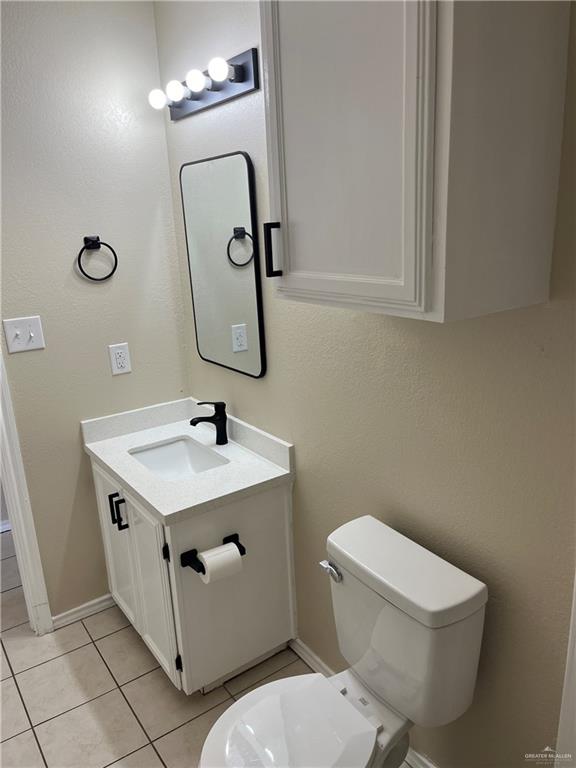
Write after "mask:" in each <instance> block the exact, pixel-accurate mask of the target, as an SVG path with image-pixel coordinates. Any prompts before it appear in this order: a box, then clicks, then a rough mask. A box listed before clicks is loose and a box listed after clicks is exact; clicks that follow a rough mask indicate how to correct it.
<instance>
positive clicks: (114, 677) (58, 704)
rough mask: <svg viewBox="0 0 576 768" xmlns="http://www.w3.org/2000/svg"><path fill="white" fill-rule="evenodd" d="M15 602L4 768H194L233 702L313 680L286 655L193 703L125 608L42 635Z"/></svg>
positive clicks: (8, 628)
mask: <svg viewBox="0 0 576 768" xmlns="http://www.w3.org/2000/svg"><path fill="white" fill-rule="evenodd" d="M11 591H12V592H16V589H13V590H11ZM20 592H21V590H20ZM4 594H10V593H9V592H6V593H3V596H4ZM21 599H22V600H23V598H21ZM17 603H18V601H17V600H16V599H13V600H12V602H11V603H10V604H9V605H8V608H7V611H6V615H4V614H5V611H4V609H5V607H6V606H5V605H4V603H3V605H2V610H3V625H2V635H1V640H2V643H1V645H2V648H1V662H2V667H1V668H2V682H1V683H0V689H1V690H0V692H1V697H2V731H1V737H2V744H1V745H0V752H1V760H0V763H1V765H2V766H3V768H43V767H44V766H47V767H48V768H79V767H80V766H82V768H104V766H112V765H113V766H116V767H117V768H161V767H162V766H165V767H166V768H193V767H194V766H196V765H197V762H198V759H199V757H200V753H201V751H202V745H203V743H204V739H205V738H206V735H207V734H208V731H209V730H210V728H211V727H212V724H213V723H214V722H215V721H216V720H217V718H218V717H219V716H220V715H221V714H222V712H223V711H224V710H225V709H226V708H227V707H229V706H230V704H232V703H233V702H234V700H235V699H239V698H240V697H241V696H243V695H244V694H245V693H247V692H248V691H250V690H252V689H254V688H256V687H258V686H259V685H262V684H263V683H267V682H270V681H272V680H276V679H278V678H281V677H288V676H291V675H301V674H306V673H307V672H310V669H309V667H307V666H306V664H304V662H303V661H301V660H300V659H299V658H298V657H297V656H296V655H295V654H294V653H293V652H292V651H291V650H288V649H287V650H284V651H281V652H280V653H278V654H277V655H276V656H273V657H272V658H270V659H267V660H266V661H264V662H262V663H261V664H259V665H258V666H256V667H253V668H252V669H249V670H247V671H246V672H243V673H242V674H241V675H238V676H237V677H235V678H234V679H233V680H230V681H229V682H227V683H226V684H225V685H223V686H221V687H219V688H217V689H216V690H214V691H212V692H210V693H209V694H207V695H206V696H202V695H201V694H199V693H197V694H194V695H192V696H186V695H185V694H183V693H182V692H180V691H177V690H176V688H174V686H173V685H172V683H171V682H170V681H169V680H168V678H167V677H166V675H165V674H164V672H163V671H162V669H160V667H159V666H158V664H157V663H156V660H155V659H154V658H153V657H152V655H151V654H150V653H149V651H148V649H147V648H146V646H145V645H144V643H143V642H142V640H141V639H140V638H139V636H138V635H137V633H136V632H135V631H134V630H133V629H132V627H131V626H129V625H128V622H127V621H126V619H125V618H124V616H123V614H122V613H121V611H120V610H119V609H118V608H116V607H114V608H109V609H107V610H105V611H102V612H101V613H97V614H95V615H93V616H90V617H89V618H87V619H84V620H83V621H79V622H76V623H74V624H69V625H68V626H66V627H63V628H62V629H58V630H56V632H53V633H52V634H49V635H44V636H42V637H36V636H35V635H34V634H33V633H32V631H31V630H30V628H29V627H28V624H27V622H26V618H25V612H24V614H22V612H21V610H22V606H19V607H18V606H17ZM19 611H20V612H19ZM18 618H20V619H22V618H24V621H23V622H22V621H21V622H18V621H17V620H18ZM15 622H17V623H16V624H15Z"/></svg>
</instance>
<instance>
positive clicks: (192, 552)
mask: <svg viewBox="0 0 576 768" xmlns="http://www.w3.org/2000/svg"><path fill="white" fill-rule="evenodd" d="M222 544H236V546H237V547H238V552H240V555H241V557H244V555H245V554H246V547H245V546H244V544H242V543H241V541H240V534H238V533H231V534H230V536H224V538H223V539H222ZM180 565H181V566H182V568H192V570H193V571H196V573H202V574H205V573H206V568H204V563H202V562H201V561H200V558H199V557H198V550H197V549H189V550H187V551H186V552H182V554H181V555H180Z"/></svg>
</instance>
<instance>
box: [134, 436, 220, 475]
mask: <svg viewBox="0 0 576 768" xmlns="http://www.w3.org/2000/svg"><path fill="white" fill-rule="evenodd" d="M128 453H130V455H131V456H133V457H134V458H135V459H136V461H139V462H140V464H143V465H144V466H145V467H147V468H148V469H149V470H150V471H151V472H154V473H155V474H156V475H158V476H159V477H162V478H163V479H164V480H185V479H186V478H187V477H190V476H191V475H197V474H198V473H199V472H205V471H206V470H207V469H214V467H221V466H222V465H224V464H229V463H230V462H229V460H228V459H226V458H225V457H224V456H221V455H220V454H219V453H216V451H213V450H212V449H211V448H208V447H207V446H206V445H202V444H201V443H198V442H196V440H193V439H192V438H191V437H186V436H185V435H182V436H181V437H173V438H172V439H170V440H164V441H163V442H161V443H153V444H152V445H144V446H142V447H141V448H133V449H132V450H131V451H128Z"/></svg>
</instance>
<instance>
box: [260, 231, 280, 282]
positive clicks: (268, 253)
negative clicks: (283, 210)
mask: <svg viewBox="0 0 576 768" xmlns="http://www.w3.org/2000/svg"><path fill="white" fill-rule="evenodd" d="M273 229H280V222H279V221H267V222H266V223H265V224H263V225H262V230H263V232H264V263H265V266H266V277H280V276H281V275H282V270H281V269H274V257H273V255H272V230H273Z"/></svg>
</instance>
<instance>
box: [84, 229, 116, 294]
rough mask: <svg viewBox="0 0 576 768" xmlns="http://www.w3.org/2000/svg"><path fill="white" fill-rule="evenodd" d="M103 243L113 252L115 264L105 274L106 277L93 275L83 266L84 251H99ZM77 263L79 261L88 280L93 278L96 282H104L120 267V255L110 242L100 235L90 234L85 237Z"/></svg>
mask: <svg viewBox="0 0 576 768" xmlns="http://www.w3.org/2000/svg"><path fill="white" fill-rule="evenodd" d="M103 245H104V246H105V247H106V248H108V249H109V250H110V252H111V253H112V256H113V257H114V266H113V267H112V269H111V270H110V272H108V274H107V275H104V277H92V275H89V274H88V272H86V270H85V269H84V267H83V266H82V255H83V253H84V251H98V250H100V247H101V246H103ZM77 263H78V269H79V270H80V272H81V273H82V274H83V275H84V277H85V278H86V279H87V280H92V281H93V282H95V283H102V282H103V281H104V280H109V279H110V278H111V277H112V275H113V274H114V272H116V269H117V267H118V256H117V255H116V251H115V250H114V248H112V246H111V245H108V243H104V242H103V241H102V240H100V237H99V236H98V235H88V236H87V237H85V238H84V245H83V246H82V248H81V249H80V252H79V254H78V260H77Z"/></svg>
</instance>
